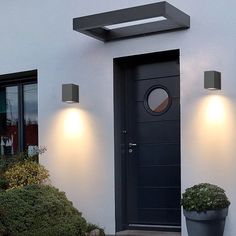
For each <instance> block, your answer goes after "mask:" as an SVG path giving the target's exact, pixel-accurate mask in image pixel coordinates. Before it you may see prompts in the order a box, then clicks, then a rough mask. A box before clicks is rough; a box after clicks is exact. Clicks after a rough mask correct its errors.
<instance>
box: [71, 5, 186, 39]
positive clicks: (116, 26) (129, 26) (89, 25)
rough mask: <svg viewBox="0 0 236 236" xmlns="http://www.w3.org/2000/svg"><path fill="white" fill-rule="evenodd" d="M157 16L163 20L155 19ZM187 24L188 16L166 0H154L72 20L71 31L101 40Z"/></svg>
mask: <svg viewBox="0 0 236 236" xmlns="http://www.w3.org/2000/svg"><path fill="white" fill-rule="evenodd" d="M159 18H164V20H157V19H159ZM155 19H156V20H155ZM154 20H155V21H154ZM141 22H142V23H141ZM134 23H137V24H134ZM189 27H190V16H189V15H187V14H185V13H184V12H182V11H181V10H179V9H177V8H176V7H174V6H172V5H171V4H169V3H168V2H157V3H153V4H148V5H143V6H137V7H131V8H126V9H121V10H115V11H110V12H105V13H99V14H95V15H89V16H83V17H78V18H74V19H73V29H74V30H75V31H78V32H80V33H83V34H86V35H88V36H91V37H93V38H96V39H98V40H101V41H104V42H107V41H113V40H118V39H124V38H132V37H137V36H144V35H149V34H158V33H163V32H167V31H176V30H183V29H188V28H189Z"/></svg>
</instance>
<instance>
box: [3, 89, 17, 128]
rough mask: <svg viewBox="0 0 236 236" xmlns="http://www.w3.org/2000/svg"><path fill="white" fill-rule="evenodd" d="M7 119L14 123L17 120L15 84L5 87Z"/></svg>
mask: <svg viewBox="0 0 236 236" xmlns="http://www.w3.org/2000/svg"><path fill="white" fill-rule="evenodd" d="M6 109H7V110H6V113H7V120H8V122H10V123H11V124H15V123H16V122H17V120H18V89H17V87H16V86H12V87H7V88H6Z"/></svg>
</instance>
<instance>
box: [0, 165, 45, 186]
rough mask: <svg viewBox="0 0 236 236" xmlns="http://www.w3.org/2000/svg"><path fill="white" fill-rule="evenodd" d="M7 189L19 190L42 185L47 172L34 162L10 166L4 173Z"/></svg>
mask: <svg viewBox="0 0 236 236" xmlns="http://www.w3.org/2000/svg"><path fill="white" fill-rule="evenodd" d="M3 176H4V178H5V180H6V182H7V183H8V188H10V189H13V188H19V187H23V186H26V185H32V184H43V183H45V182H46V180H47V179H48V178H49V172H48V170H46V169H45V167H44V166H42V165H40V164H39V163H37V162H36V161H23V162H19V163H16V164H14V165H12V166H10V167H9V168H8V169H7V170H6V171H5V173H4V175H3Z"/></svg>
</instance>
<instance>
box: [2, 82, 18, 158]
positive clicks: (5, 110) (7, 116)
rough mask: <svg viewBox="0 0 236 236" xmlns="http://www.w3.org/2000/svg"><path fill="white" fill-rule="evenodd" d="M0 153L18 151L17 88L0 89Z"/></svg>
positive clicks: (7, 153)
mask: <svg viewBox="0 0 236 236" xmlns="http://www.w3.org/2000/svg"><path fill="white" fill-rule="evenodd" d="M0 142H1V143H0V153H1V155H12V154H15V153H16V152H17V150H18V87H17V86H12V87H5V88H0Z"/></svg>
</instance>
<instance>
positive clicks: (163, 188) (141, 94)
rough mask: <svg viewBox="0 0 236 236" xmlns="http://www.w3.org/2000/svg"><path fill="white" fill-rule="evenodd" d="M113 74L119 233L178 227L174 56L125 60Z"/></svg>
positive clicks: (176, 58)
mask: <svg viewBox="0 0 236 236" xmlns="http://www.w3.org/2000/svg"><path fill="white" fill-rule="evenodd" d="M118 73H119V76H118V77H119V79H120V83H119V84H118V86H117V90H116V91H115V96H116V94H120V97H119V100H117V103H116V109H119V111H120V112H119V113H117V114H118V115H119V117H118V119H119V120H121V122H120V123H118V124H119V126H117V125H116V127H119V128H120V129H119V130H118V132H117V133H118V136H119V137H120V139H118V140H121V143H120V144H119V145H117V146H116V147H117V149H116V150H118V151H116V152H117V153H120V159H117V160H116V164H117V163H118V165H119V166H120V169H121V170H122V172H121V173H120V175H118V176H116V178H117V180H118V183H121V184H122V187H124V186H125V188H122V189H120V188H116V189H117V192H118V193H119V191H121V194H120V195H118V196H121V201H122V203H123V205H122V207H123V208H122V209H124V210H123V211H122V214H120V215H118V217H120V216H121V218H122V219H123V221H122V229H129V228H133V227H139V225H142V227H143V226H146V227H152V226H153V225H154V226H155V229H158V227H160V230H161V229H163V228H161V227H164V228H166V227H167V228H168V227H169V229H170V230H171V229H173V228H175V229H176V228H179V229H180V225H181V207H180V197H181V196H180V195H181V192H180V189H181V181H180V180H181V178H180V175H181V172H180V171H181V168H180V167H181V165H180V163H181V160H180V77H179V52H178V51H176V50H174V51H170V52H163V53H159V54H158V53H157V54H155V55H154V56H153V55H150V57H149V56H147V55H143V56H140V57H139V56H135V57H134V59H132V57H131V58H128V59H126V61H123V62H122V63H121V64H120V70H119V71H118ZM121 91H122V92H121ZM119 148H120V149H119ZM116 199H118V200H119V198H116ZM118 212H119V211H118Z"/></svg>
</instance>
